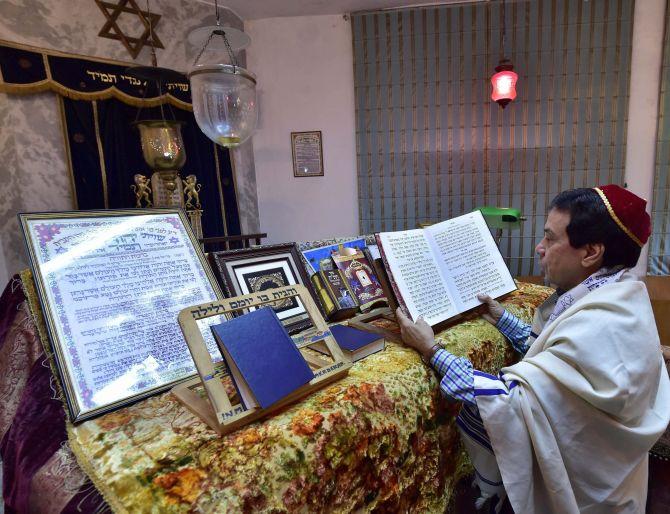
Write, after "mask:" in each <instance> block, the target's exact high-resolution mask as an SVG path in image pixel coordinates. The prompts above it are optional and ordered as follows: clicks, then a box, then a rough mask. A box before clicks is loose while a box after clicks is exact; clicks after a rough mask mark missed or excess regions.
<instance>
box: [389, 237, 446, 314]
mask: <svg viewBox="0 0 670 514" xmlns="http://www.w3.org/2000/svg"><path fill="white" fill-rule="evenodd" d="M379 238H380V240H381V243H382V247H383V249H384V253H385V255H386V259H387V261H388V265H389V268H390V269H391V272H392V274H393V278H394V279H395V281H396V284H397V286H398V289H399V290H400V293H401V294H402V297H403V299H404V301H405V304H406V305H407V309H408V310H409V314H410V316H411V318H412V319H413V320H414V321H416V320H417V318H418V317H419V316H423V318H424V319H425V320H426V322H427V323H428V324H429V325H434V324H436V323H438V322H440V321H443V320H445V319H447V318H450V317H451V316H454V315H455V314H457V312H456V306H455V305H454V302H453V300H452V298H451V295H450V294H449V291H448V290H447V287H446V284H445V283H444V281H443V279H442V277H441V276H440V269H439V267H438V265H437V263H436V262H435V259H434V258H433V255H432V252H431V249H430V246H429V245H428V240H427V239H426V237H425V235H424V233H423V230H406V231H404V232H382V233H380V234H379Z"/></svg>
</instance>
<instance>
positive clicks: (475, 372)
mask: <svg viewBox="0 0 670 514" xmlns="http://www.w3.org/2000/svg"><path fill="white" fill-rule="evenodd" d="M474 375H475V376H476V377H484V378H489V379H491V380H500V379H499V378H498V377H496V376H495V375H491V374H489V373H484V372H483V371H479V370H478V369H476V370H475V371H474Z"/></svg>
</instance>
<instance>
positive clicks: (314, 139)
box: [291, 130, 323, 177]
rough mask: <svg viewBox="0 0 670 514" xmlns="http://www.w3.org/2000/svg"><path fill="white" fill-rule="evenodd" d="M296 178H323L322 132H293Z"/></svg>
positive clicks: (292, 144)
mask: <svg viewBox="0 0 670 514" xmlns="http://www.w3.org/2000/svg"><path fill="white" fill-rule="evenodd" d="M291 152H292V154H293V176H294V177H322V176H323V146H322V144H321V131H320V130H314V131H312V132H291Z"/></svg>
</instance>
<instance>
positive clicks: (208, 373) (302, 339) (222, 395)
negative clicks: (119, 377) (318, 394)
mask: <svg viewBox="0 0 670 514" xmlns="http://www.w3.org/2000/svg"><path fill="white" fill-rule="evenodd" d="M292 297H298V298H299V299H300V301H301V302H302V304H303V305H304V306H305V309H306V310H307V313H308V314H309V317H310V318H311V320H312V324H313V325H314V327H313V328H310V329H308V330H305V331H304V332H303V333H302V334H300V335H299V336H297V337H296V336H294V337H293V340H294V341H296V346H297V347H298V349H299V350H300V351H301V352H300V353H301V354H302V356H303V357H304V358H305V360H306V361H307V363H308V364H309V365H310V367H311V368H312V370H313V371H314V378H313V379H312V380H311V381H310V382H309V383H307V384H305V385H304V386H302V387H300V388H298V389H296V390H295V391H293V392H292V393H291V394H290V395H289V396H287V397H286V398H284V399H282V400H281V401H279V402H277V403H275V404H274V405H272V406H271V407H269V408H267V409H262V408H260V407H256V408H253V409H245V407H244V405H242V404H241V403H240V404H237V405H232V404H231V402H230V398H229V397H228V394H227V393H226V391H225V388H224V386H223V384H222V382H221V378H222V377H224V376H226V375H228V372H227V370H226V367H225V365H223V363H219V364H216V365H215V364H214V362H213V361H212V358H211V356H210V354H209V351H208V350H207V346H206V345H205V340H204V338H203V335H202V333H201V327H202V330H207V331H208V330H210V328H209V325H207V324H203V323H202V322H201V324H200V326H199V324H198V322H199V321H201V320H205V319H207V318H211V317H213V316H219V317H220V316H223V317H229V316H230V314H231V313H233V312H237V311H241V310H244V309H248V308H249V307H259V306H262V305H266V304H271V303H272V302H274V301H277V300H282V299H285V298H292ZM178 319H179V325H180V327H181V330H182V332H183V333H184V338H185V339H186V343H187V344H188V347H189V350H190V351H191V355H192V356H193V361H194V362H195V367H196V369H197V370H198V375H199V376H198V377H196V378H193V379H191V380H188V381H186V382H182V383H181V384H179V385H176V386H175V387H173V388H172V394H174V395H175V396H176V397H177V398H178V399H179V400H180V401H181V402H182V403H183V404H184V405H185V406H186V408H188V409H189V410H190V411H191V412H193V413H194V414H195V415H197V416H199V417H200V418H201V419H202V420H203V421H204V422H205V423H207V425H209V426H210V428H212V429H213V430H215V431H216V432H217V433H218V434H219V435H224V434H227V433H229V432H232V431H234V430H237V429H238V428H240V427H241V426H244V425H246V424H248V423H252V422H253V421H256V420H258V419H260V418H262V417H264V416H267V415H268V414H271V413H272V412H275V411H277V410H278V409H281V408H282V407H284V406H286V405H287V404H290V403H293V402H295V401H297V400H298V399H300V398H302V397H304V396H306V395H308V394H310V393H312V392H313V391H315V390H317V389H320V388H322V387H324V386H325V385H327V384H329V383H330V382H333V381H334V380H337V379H339V378H341V377H343V376H345V375H346V374H347V373H348V372H349V368H350V367H351V362H350V361H349V359H348V358H347V357H345V356H344V354H343V353H342V351H341V350H340V347H339V346H338V345H337V343H336V342H335V338H333V336H332V335H331V333H330V330H329V329H328V326H327V325H326V322H325V321H324V320H323V317H322V316H321V314H320V313H319V310H318V309H317V307H316V305H315V304H314V300H312V297H311V296H310V294H309V292H308V291H307V289H306V288H305V287H304V286H302V285H299V284H296V285H291V286H285V287H280V288H277V289H268V290H266V291H263V292H262V293H253V294H248V295H244V296H236V297H234V298H227V299H225V300H221V301H218V302H210V303H204V304H200V305H194V306H193V307H188V308H186V309H184V310H182V311H181V312H180V313H179V318H178ZM259 337H263V335H262V334H259ZM319 341H324V342H325V343H326V346H327V347H328V350H329V351H330V354H331V358H332V359H325V358H321V357H319V356H318V354H317V353H315V352H314V353H311V352H309V351H305V349H306V348H308V347H309V346H311V345H312V344H315V343H317V342H319ZM259 358H262V355H259ZM201 386H202V387H204V390H205V392H206V395H203V394H198V392H197V390H198V389H199V388H200V387H201Z"/></svg>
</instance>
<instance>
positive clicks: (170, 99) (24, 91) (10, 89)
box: [0, 79, 193, 111]
mask: <svg viewBox="0 0 670 514" xmlns="http://www.w3.org/2000/svg"><path fill="white" fill-rule="evenodd" d="M45 91H53V92H54V93H58V94H59V95H62V96H65V97H67V98H71V99H73V100H88V101H92V100H108V99H109V98H116V99H117V100H119V101H121V102H123V103H125V104H128V105H132V106H133V107H158V106H159V105H161V104H164V103H169V104H171V105H173V106H174V107H177V108H178V109H182V110H184V111H193V106H192V105H191V104H190V103H188V102H183V101H182V100H179V99H178V98H175V97H174V96H172V95H170V94H169V93H165V94H164V95H161V96H155V97H153V98H136V97H134V96H131V95H129V94H126V93H124V92H123V91H119V90H118V89H117V88H116V87H114V86H112V87H109V88H107V89H104V90H102V91H96V92H94V93H82V92H81V91H75V90H74V89H70V88H68V87H65V86H63V85H62V84H60V83H58V82H56V81H54V80H50V79H45V80H41V81H39V82H34V83H33V84H7V83H0V93H8V94H14V95H29V94H34V93H43V92H45Z"/></svg>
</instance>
